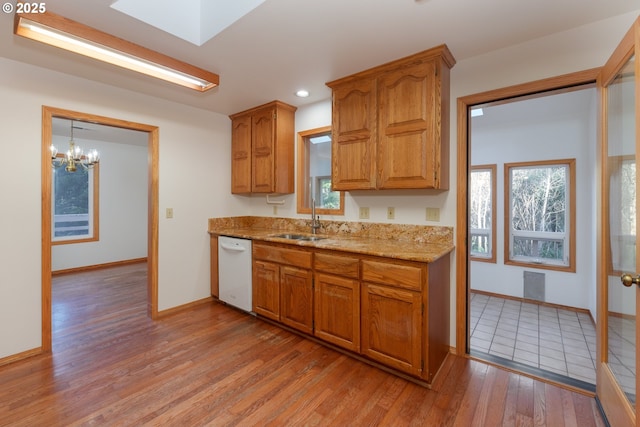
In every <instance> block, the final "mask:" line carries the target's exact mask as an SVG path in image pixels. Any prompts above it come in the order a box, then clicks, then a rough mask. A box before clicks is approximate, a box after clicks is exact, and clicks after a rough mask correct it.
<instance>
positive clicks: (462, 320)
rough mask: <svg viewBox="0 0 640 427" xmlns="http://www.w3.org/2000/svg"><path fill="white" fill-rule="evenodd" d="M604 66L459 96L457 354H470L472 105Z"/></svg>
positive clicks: (588, 76)
mask: <svg viewBox="0 0 640 427" xmlns="http://www.w3.org/2000/svg"><path fill="white" fill-rule="evenodd" d="M600 70H601V68H592V69H589V70H584V71H578V72H575V73H570V74H564V75H561V76H557V77H551V78H547V79H543V80H537V81H533V82H529V83H523V84H519V85H514V86H509V87H505V88H501V89H495V90H490V91H487V92H481V93H477V94H474V95H468V96H464V97H460V98H458V100H457V123H458V127H457V132H458V136H457V137H458V163H457V170H458V175H457V193H458V194H457V213H456V216H457V220H456V354H459V355H468V354H469V307H470V304H471V299H470V295H469V256H468V255H469V248H468V245H467V241H468V234H469V224H468V197H469V196H468V187H469V176H470V172H471V165H470V164H469V159H470V150H471V145H470V144H469V118H470V116H469V108H470V107H472V106H474V105H479V104H485V103H489V102H497V101H502V100H507V99H509V98H514V97H519V96H526V95H532V94H537V93H540V92H547V91H552V90H557V89H563V88H570V87H572V86H579V85H583V84H588V83H595V82H596V79H597V77H598V74H599V73H600Z"/></svg>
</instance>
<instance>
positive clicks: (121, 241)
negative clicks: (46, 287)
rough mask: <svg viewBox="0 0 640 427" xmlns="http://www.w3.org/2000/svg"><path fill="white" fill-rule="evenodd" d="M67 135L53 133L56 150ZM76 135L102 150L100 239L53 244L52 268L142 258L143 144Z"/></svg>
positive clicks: (145, 202)
mask: <svg viewBox="0 0 640 427" xmlns="http://www.w3.org/2000/svg"><path fill="white" fill-rule="evenodd" d="M131 132H135V131H131ZM145 135H146V134H145ZM68 140H69V138H68V137H66V138H64V137H53V142H54V144H56V146H57V147H58V149H60V150H62V149H63V148H64V147H66V146H67V145H68ZM74 140H75V142H76V143H77V144H78V145H79V146H80V147H83V148H87V149H89V148H96V149H97V150H98V151H99V152H100V167H99V169H98V178H99V181H98V182H99V195H100V196H99V203H100V204H99V212H100V214H99V220H98V221H99V227H100V228H99V240H98V241H96V242H85V243H73V244H64V245H54V246H53V247H52V248H51V269H52V271H56V270H64V269H69V268H75V267H83V266H90V265H98V264H106V263H110V262H116V261H126V260H130V259H137V258H144V257H146V256H147V222H148V221H147V216H148V214H147V211H148V209H147V205H148V196H147V193H148V191H147V185H148V184H147V182H148V177H147V175H148V161H147V158H148V154H147V147H146V146H144V147H142V146H137V145H130V144H118V143H109V142H104V141H95V140H83V139H79V138H74Z"/></svg>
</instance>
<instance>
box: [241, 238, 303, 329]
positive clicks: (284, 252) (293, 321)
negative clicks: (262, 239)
mask: <svg viewBox="0 0 640 427" xmlns="http://www.w3.org/2000/svg"><path fill="white" fill-rule="evenodd" d="M311 257H312V254H311V252H309V251H303V250H297V249H292V248H286V247H281V246H277V245H271V244H267V243H254V245H253V311H254V312H255V313H256V314H260V315H263V316H265V317H267V318H269V319H272V320H276V321H279V322H281V323H283V324H285V325H288V326H291V327H292V328H295V329H298V330H300V331H302V332H305V333H309V334H310V333H312V331H313V280H312V278H313V276H312V273H311Z"/></svg>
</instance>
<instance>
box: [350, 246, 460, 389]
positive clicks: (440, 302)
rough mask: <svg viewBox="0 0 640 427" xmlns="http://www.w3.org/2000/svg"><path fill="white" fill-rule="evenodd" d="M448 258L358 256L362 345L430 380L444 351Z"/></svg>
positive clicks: (446, 347)
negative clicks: (422, 260)
mask: <svg viewBox="0 0 640 427" xmlns="http://www.w3.org/2000/svg"><path fill="white" fill-rule="evenodd" d="M449 257H450V255H449V254H447V255H445V256H443V257H441V258H439V259H437V260H436V261H434V262H431V263H429V264H425V263H418V262H411V261H402V260H392V259H388V258H377V259H374V258H372V259H366V260H363V261H362V295H361V298H362V317H361V319H362V320H361V322H362V323H361V329H362V349H361V352H362V353H363V354H364V355H366V356H367V357H369V358H371V359H373V360H376V361H378V362H381V363H384V364H385V365H387V366H391V367H393V368H395V369H397V370H399V371H402V372H405V373H408V374H411V375H413V376H417V377H420V378H422V379H424V380H426V381H427V382H431V381H432V380H433V377H434V376H435V374H436V373H437V371H438V369H439V368H440V366H441V365H442V362H443V361H444V358H445V357H446V355H447V354H448V353H449V344H448V343H449V311H450V310H449V305H450V296H449V277H450V276H449V275H450V272H449Z"/></svg>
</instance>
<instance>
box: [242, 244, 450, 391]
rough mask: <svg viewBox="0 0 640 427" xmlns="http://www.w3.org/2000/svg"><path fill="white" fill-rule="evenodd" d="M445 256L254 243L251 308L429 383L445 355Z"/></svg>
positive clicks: (446, 318) (447, 297)
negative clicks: (416, 257)
mask: <svg viewBox="0 0 640 427" xmlns="http://www.w3.org/2000/svg"><path fill="white" fill-rule="evenodd" d="M449 256H450V255H449V254H446V255H444V256H442V257H441V258H439V259H437V260H435V261H433V262H429V263H425V262H417V261H407V260H399V259H393V258H387V257H381V256H370V255H364V254H354V253H349V252H342V251H339V250H327V249H316V248H300V247H297V246H294V245H287V244H280V243H271V242H254V244H253V304H254V307H253V311H254V312H255V313H256V314H258V315H261V316H264V317H266V318H269V319H272V320H275V321H277V322H280V323H282V324H284V325H287V326H289V327H292V328H295V329H297V330H298V331H301V332H304V333H306V334H309V335H314V336H315V337H317V338H319V339H321V340H323V341H325V342H327V343H330V344H333V345H335V346H338V347H341V348H343V349H346V350H349V351H351V352H353V353H355V354H359V355H362V356H364V357H365V358H367V359H370V360H371V361H375V362H377V363H381V364H383V365H385V366H387V367H389V368H392V369H394V370H396V371H397V372H402V373H404V374H409V375H411V376H413V377H415V378H418V379H420V380H423V381H425V382H429V383H430V382H431V381H432V380H433V377H434V375H435V374H436V373H437V371H438V369H439V368H440V366H441V365H442V362H443V361H444V358H445V357H446V355H447V354H448V353H449V320H450V319H449V308H450V307H449V306H450V302H449V299H450V297H449V289H450V288H449V274H450V272H449V269H450V266H449Z"/></svg>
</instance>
